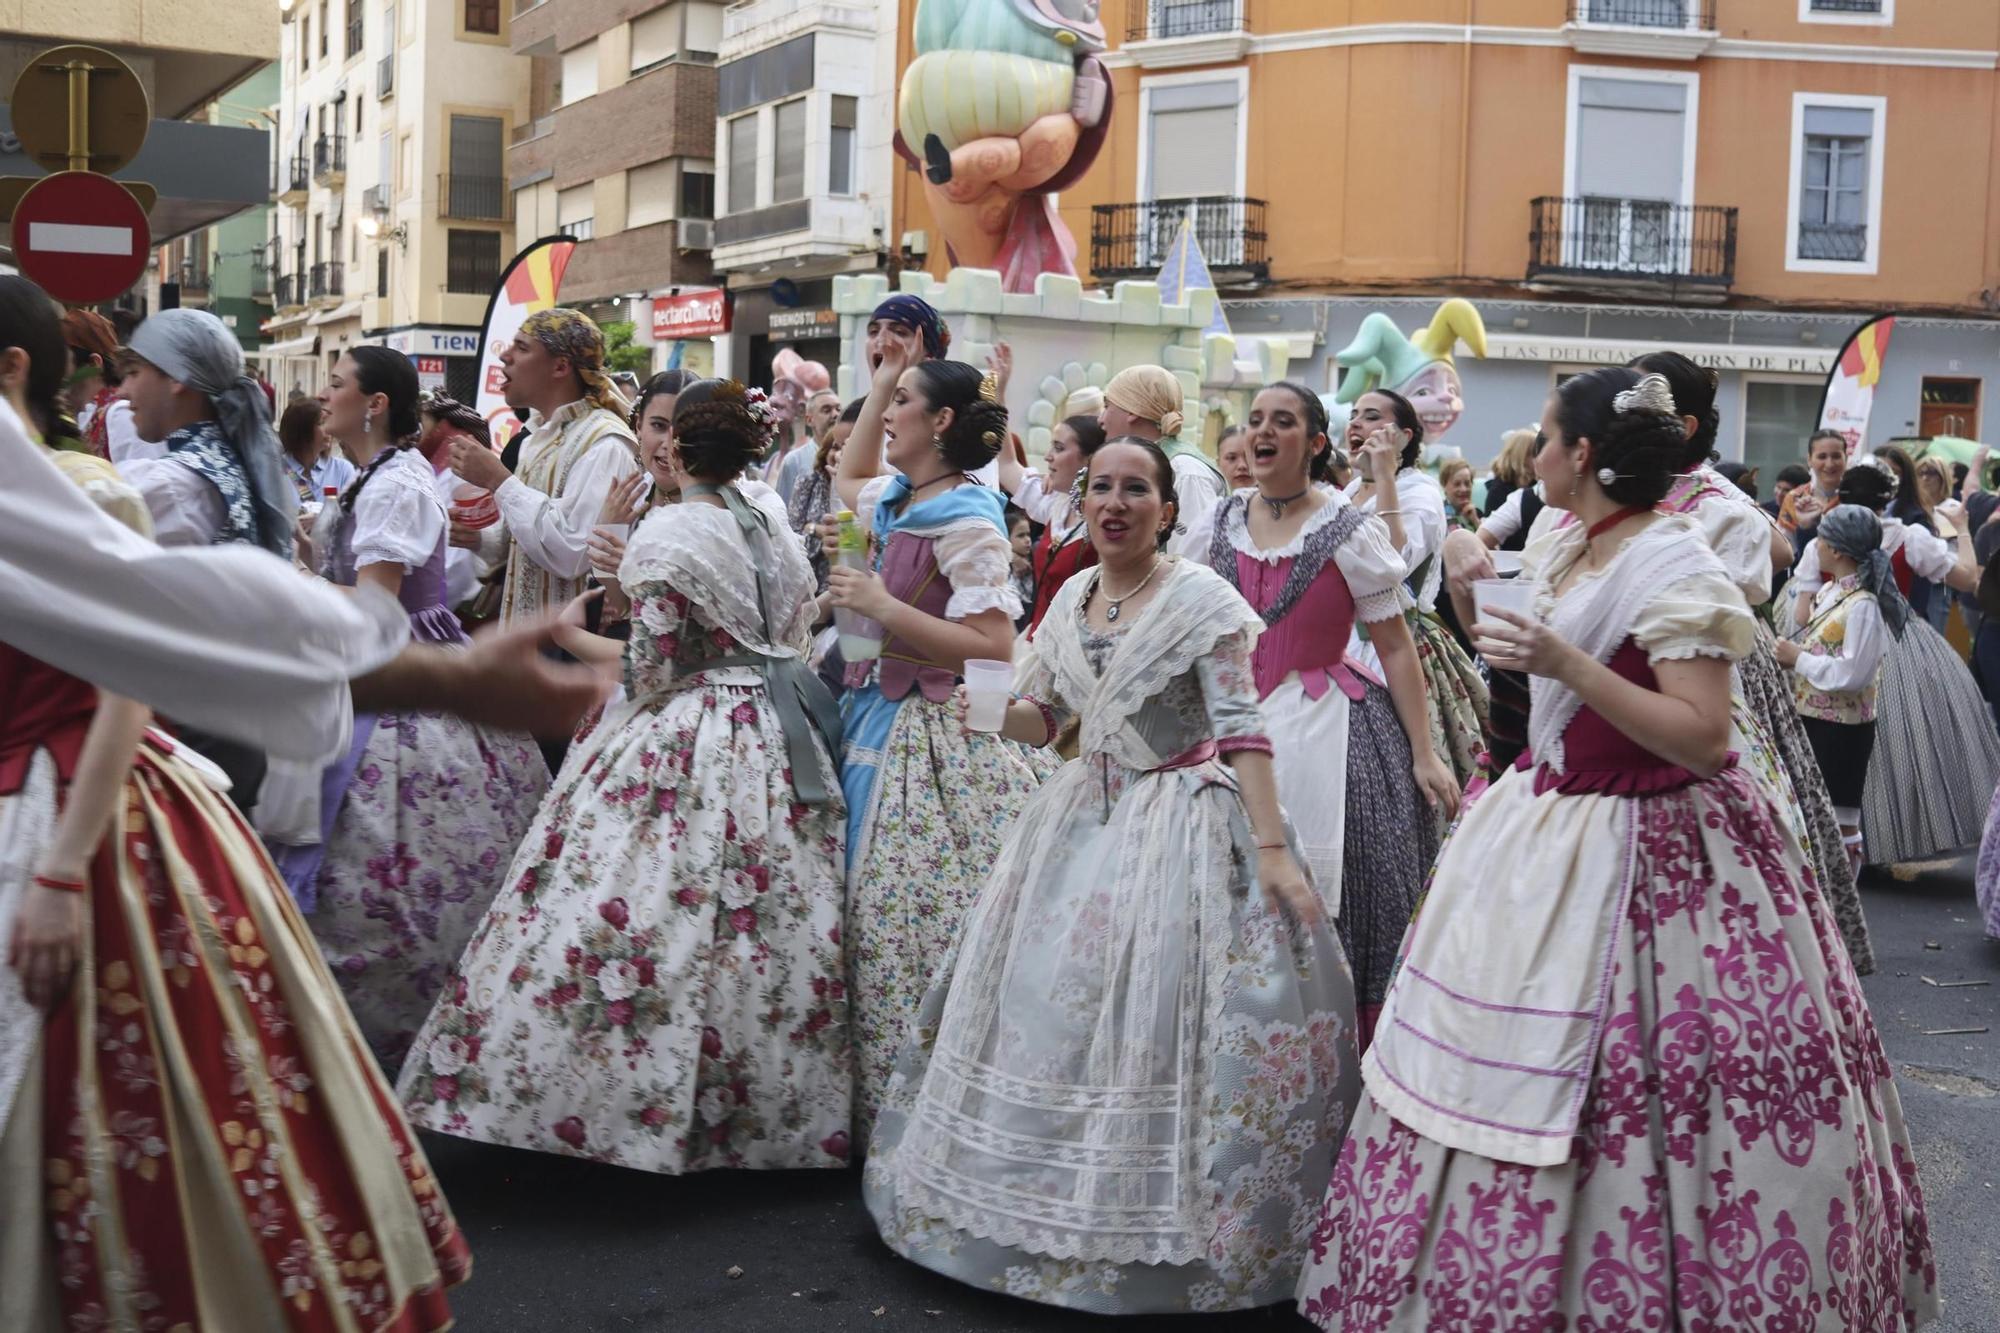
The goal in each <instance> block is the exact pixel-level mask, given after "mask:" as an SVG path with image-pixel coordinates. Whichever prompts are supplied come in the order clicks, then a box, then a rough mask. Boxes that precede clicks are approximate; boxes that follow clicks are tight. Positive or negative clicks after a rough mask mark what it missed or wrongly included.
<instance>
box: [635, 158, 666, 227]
mask: <svg viewBox="0 0 2000 1333" xmlns="http://www.w3.org/2000/svg"><path fill="white" fill-rule="evenodd" d="M676 167H677V164H676V163H675V161H674V159H672V158H670V157H663V158H661V159H660V160H659V161H657V162H648V163H646V164H645V165H643V166H637V167H633V168H631V169H630V170H628V171H627V172H626V173H625V229H626V230H627V231H635V230H637V229H638V228H640V227H652V226H657V225H658V224H660V223H662V222H666V221H669V220H670V219H672V217H673V216H674V177H675V175H676Z"/></svg>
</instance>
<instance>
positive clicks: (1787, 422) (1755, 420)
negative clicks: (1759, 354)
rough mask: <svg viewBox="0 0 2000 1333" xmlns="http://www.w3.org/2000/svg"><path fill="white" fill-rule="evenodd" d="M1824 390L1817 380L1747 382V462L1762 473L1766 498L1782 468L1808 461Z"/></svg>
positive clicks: (1744, 437) (1745, 430)
mask: <svg viewBox="0 0 2000 1333" xmlns="http://www.w3.org/2000/svg"><path fill="white" fill-rule="evenodd" d="M1822 387H1823V386H1822V385H1821V383H1820V381H1819V380H1817V379H1814V380H1800V381H1791V380H1753V379H1745V380H1744V381H1743V462H1744V464H1745V465H1746V466H1749V467H1754V468H1757V469H1759V470H1760V474H1759V476H1758V479H1757V480H1758V488H1759V489H1760V490H1761V491H1762V492H1763V493H1764V494H1765V495H1766V496H1768V495H1770V494H1771V487H1772V485H1773V484H1774V483H1775V482H1776V481H1777V479H1778V469H1779V468H1782V467H1784V466H1786V465H1787V464H1791V463H1803V462H1805V461H1806V437H1807V436H1809V435H1811V434H1812V433H1813V430H1814V429H1815V428H1816V427H1817V426H1818V425H1819V399H1820V390H1821V388H1822Z"/></svg>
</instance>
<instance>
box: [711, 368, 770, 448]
mask: <svg viewBox="0 0 2000 1333" xmlns="http://www.w3.org/2000/svg"><path fill="white" fill-rule="evenodd" d="M715 397H716V401H717V402H725V403H727V402H734V403H737V404H739V405H740V406H741V407H742V408H743V411H744V414H745V415H746V416H748V417H749V418H750V426H751V429H753V430H754V431H756V433H757V437H758V443H759V445H760V446H761V447H762V448H764V449H769V448H770V447H771V444H772V442H773V441H774V440H776V439H777V438H778V425H779V422H778V409H777V408H776V407H775V406H773V405H772V402H771V395H769V394H767V393H765V392H764V391H763V390H762V389H757V388H745V387H744V385H743V384H742V382H741V381H738V380H724V381H722V382H721V383H720V384H718V385H716V387H715Z"/></svg>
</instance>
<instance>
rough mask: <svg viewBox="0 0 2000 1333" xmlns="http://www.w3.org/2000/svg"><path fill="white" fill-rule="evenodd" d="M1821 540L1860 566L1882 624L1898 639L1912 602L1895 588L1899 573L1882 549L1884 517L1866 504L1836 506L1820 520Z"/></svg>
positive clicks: (1905, 623) (1864, 586) (1862, 581)
mask: <svg viewBox="0 0 2000 1333" xmlns="http://www.w3.org/2000/svg"><path fill="white" fill-rule="evenodd" d="M1819 539H1820V540H1821V541H1823V542H1825V543H1826V544H1827V545H1828V546H1830V547H1832V548H1833V549H1834V550H1836V551H1838V552H1840V553H1841V554H1842V555H1844V556H1846V557H1847V558H1848V559H1849V560H1852V561H1854V562H1855V563H1856V564H1858V565H1860V566H1861V569H1860V574H1859V577H1860V582H1861V586H1862V587H1863V588H1865V589H1867V590H1868V591H1869V592H1871V593H1873V594H1875V605H1876V607H1877V608H1878V609H1880V611H1881V612H1882V623H1883V624H1885V625H1887V626H1888V627H1889V632H1890V633H1891V634H1893V635H1895V636H1896V637H1897V638H1898V639H1900V638H1902V637H1903V626H1905V625H1907V624H1908V623H1909V620H1910V604H1909V603H1908V602H1906V601H1904V600H1903V593H1902V590H1901V589H1899V588H1897V587H1896V574H1895V571H1894V570H1893V569H1892V568H1890V565H1889V556H1888V554H1887V553H1886V552H1885V551H1883V549H1882V520H1881V519H1879V518H1877V517H1875V512H1874V511H1873V510H1871V509H1868V508H1866V507H1865V506H1863V505H1857V504H1844V505H1835V506H1834V507H1833V508H1832V509H1829V510H1827V511H1826V517H1824V518H1822V519H1821V520H1820V521H1819Z"/></svg>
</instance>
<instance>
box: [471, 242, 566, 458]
mask: <svg viewBox="0 0 2000 1333" xmlns="http://www.w3.org/2000/svg"><path fill="white" fill-rule="evenodd" d="M576 244H577V243H576V242H575V241H574V240H572V239H570V238H569V237H567V236H544V237H542V239H541V240H539V241H536V242H535V243H534V244H532V245H530V246H529V247H528V248H527V249H525V250H523V251H521V253H520V254H518V255H515V256H514V262H513V263H511V264H509V265H507V271H506V272H504V273H502V274H501V275H500V282H499V284H498V285H497V286H495V287H494V289H493V297H492V299H491V300H489V301H488V302H487V303H486V321H485V323H484V324H482V325H481V326H480V330H479V396H478V399H477V400H476V401H475V402H474V403H473V405H472V407H473V410H474V411H475V412H477V413H479V415H480V416H482V417H484V418H486V424H487V425H488V427H490V428H491V430H492V432H493V447H494V448H495V449H503V448H505V447H506V445H507V442H508V441H509V440H511V439H513V438H514V435H515V433H516V432H517V431H518V430H519V429H520V427H521V423H520V421H519V420H518V419H516V417H515V416H514V410H513V409H512V408H510V407H508V406H507V399H506V397H505V395H504V393H503V392H502V388H503V385H504V384H505V380H504V379H503V378H502V376H501V371H500V352H501V350H502V349H503V348H506V347H507V346H508V345H510V344H511V343H512V342H513V341H514V335H515V334H517V333H519V332H520V331H521V321H522V320H524V319H526V318H527V317H528V316H529V315H532V314H534V313H535V312H536V311H537V310H547V309H550V308H551V307H553V306H554V305H555V304H556V295H557V293H558V292H560V291H561V290H562V277H563V270H565V269H567V268H568V267H569V257H570V256H571V255H572V254H575V253H576Z"/></svg>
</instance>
